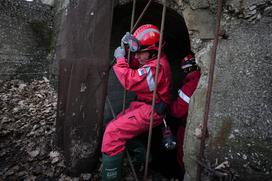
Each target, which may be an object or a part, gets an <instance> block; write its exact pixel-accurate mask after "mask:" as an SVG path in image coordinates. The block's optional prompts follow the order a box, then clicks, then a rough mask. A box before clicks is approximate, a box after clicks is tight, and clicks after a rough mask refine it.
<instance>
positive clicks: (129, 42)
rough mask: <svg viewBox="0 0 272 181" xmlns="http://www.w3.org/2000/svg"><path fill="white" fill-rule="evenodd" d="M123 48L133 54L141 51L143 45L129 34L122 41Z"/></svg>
mask: <svg viewBox="0 0 272 181" xmlns="http://www.w3.org/2000/svg"><path fill="white" fill-rule="evenodd" d="M121 47H122V48H124V49H125V48H128V49H129V50H130V51H131V52H136V51H138V50H140V48H141V45H140V43H139V41H138V40H137V39H136V38H134V37H133V36H132V35H131V34H130V33H129V32H127V33H126V34H125V35H124V36H123V38H122V39H121Z"/></svg>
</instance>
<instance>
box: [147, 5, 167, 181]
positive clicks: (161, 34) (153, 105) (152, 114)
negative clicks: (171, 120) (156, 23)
mask: <svg viewBox="0 0 272 181" xmlns="http://www.w3.org/2000/svg"><path fill="white" fill-rule="evenodd" d="M165 14H166V0H164V1H163V11H162V20H161V30H160V41H159V51H158V60H157V65H156V74H155V89H154V92H153V98H152V111H151V118H150V125H149V132H148V142H147V153H146V159H145V171H144V180H145V181H146V180H147V174H148V160H149V154H150V145H151V137H152V127H153V121H154V108H155V103H156V92H157V83H158V75H159V68H160V66H159V65H160V59H161V48H162V39H163V31H164V22H165Z"/></svg>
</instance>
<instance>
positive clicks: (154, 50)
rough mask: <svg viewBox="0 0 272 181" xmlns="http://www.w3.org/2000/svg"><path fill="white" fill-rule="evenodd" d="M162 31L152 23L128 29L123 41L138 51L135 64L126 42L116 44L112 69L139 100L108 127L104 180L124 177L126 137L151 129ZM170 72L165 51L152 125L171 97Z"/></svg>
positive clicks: (162, 56)
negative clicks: (128, 53) (127, 55)
mask: <svg viewBox="0 0 272 181" xmlns="http://www.w3.org/2000/svg"><path fill="white" fill-rule="evenodd" d="M159 39H160V32H159V29H158V28H157V27H156V26H154V25H151V24H146V25H142V26H140V27H139V28H138V29H137V30H136V31H135V32H134V33H133V35H131V34H129V33H127V34H126V35H125V36H124V37H123V38H122V44H126V45H128V47H129V49H130V51H131V52H135V56H134V57H133V59H132V63H133V66H131V65H129V64H128V62H127V57H126V51H125V49H124V46H120V47H118V48H116V50H115V52H114V57H115V58H116V64H115V65H114V67H113V69H114V72H115V74H116V76H117V78H118V80H119V81H120V83H121V84H122V86H123V87H124V88H125V89H126V90H129V91H133V92H135V94H136V95H137V100H136V101H133V102H131V104H130V106H129V107H128V108H127V109H126V110H125V113H124V114H123V113H119V115H118V116H117V118H116V120H112V121H111V122H110V123H109V124H108V125H107V127H106V130H105V133H104V137H103V142H102V153H103V156H102V162H103V173H102V180H104V181H105V180H121V176H122V161H123V155H124V150H125V144H126V142H127V140H129V139H132V138H134V137H136V136H138V135H140V134H141V133H143V132H146V131H148V129H149V125H150V116H151V110H152V106H151V103H152V98H153V91H154V88H155V72H156V64H157V60H158V57H157V54H158V49H159ZM170 87H171V72H170V65H169V63H168V60H167V57H166V56H165V54H164V53H163V52H162V54H161V57H160V67H159V74H158V83H157V93H156V106H155V113H154V123H153V126H158V125H160V124H161V123H162V119H163V115H164V111H165V108H166V107H167V105H169V103H170V100H171V93H170Z"/></svg>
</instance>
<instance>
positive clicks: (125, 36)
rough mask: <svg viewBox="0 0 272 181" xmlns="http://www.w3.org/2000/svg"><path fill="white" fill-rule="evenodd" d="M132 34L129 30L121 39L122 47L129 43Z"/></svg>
mask: <svg viewBox="0 0 272 181" xmlns="http://www.w3.org/2000/svg"><path fill="white" fill-rule="evenodd" d="M131 36H132V35H131V34H130V33H129V32H126V34H125V35H124V36H123V37H122V39H121V47H122V48H124V47H125V45H128V44H129V40H130V39H131Z"/></svg>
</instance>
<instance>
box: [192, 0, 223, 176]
mask: <svg viewBox="0 0 272 181" xmlns="http://www.w3.org/2000/svg"><path fill="white" fill-rule="evenodd" d="M222 5H223V0H219V1H218V8H217V13H216V28H215V34H214V43H213V47H212V52H211V63H210V66H209V79H208V88H207V93H206V102H205V111H204V116H203V117H204V120H203V127H202V137H201V143H200V150H199V155H198V160H199V161H201V160H202V158H203V157H204V149H205V139H206V133H207V131H208V118H209V109H210V101H211V94H212V86H213V76H214V67H215V61H216V50H217V45H218V39H219V38H218V37H219V33H220V21H221V14H222ZM201 171H202V166H201V165H200V164H198V167H197V175H196V180H197V181H201Z"/></svg>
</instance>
